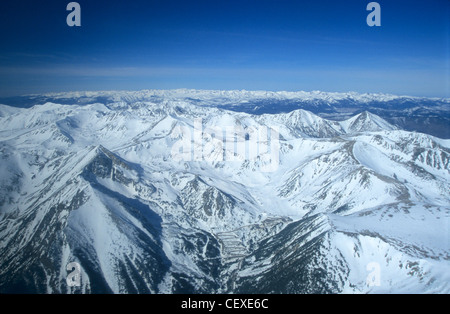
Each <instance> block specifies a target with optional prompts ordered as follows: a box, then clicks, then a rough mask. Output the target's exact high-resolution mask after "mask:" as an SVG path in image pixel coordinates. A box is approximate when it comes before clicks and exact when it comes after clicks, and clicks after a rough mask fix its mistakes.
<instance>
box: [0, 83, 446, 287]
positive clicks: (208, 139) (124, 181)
mask: <svg viewBox="0 0 450 314" xmlns="http://www.w3.org/2000/svg"><path fill="white" fill-rule="evenodd" d="M255 93H256V94H257V95H256V94H255ZM258 93H260V94H261V95H259V94H258ZM193 94H194V95H196V97H197V99H199V98H201V101H195V97H193ZM246 95H247V94H246V92H233V91H230V92H212V91H209V92H208V91H186V90H178V91H171V92H168V91H143V92H133V93H129V92H98V93H94V92H90V93H65V94H53V95H51V97H52V99H53V100H54V101H55V102H56V100H57V99H59V100H60V101H59V103H62V104H57V103H51V102H48V103H45V104H43V105H36V106H33V107H31V108H22V109H19V108H13V107H9V106H5V105H0V125H1V129H0V150H1V160H2V162H1V164H0V239H1V240H0V292H2V293H5V292H38V293H79V292H82V293H134V292H141V293H187V292H193V293H257V292H260V293H373V292H395V293H408V292H421V293H423V292H425V293H449V292H450V256H449V254H450V243H449V213H450V206H449V205H450V196H449V193H448V191H449V190H450V168H449V159H450V140H444V139H440V138H437V137H433V136H431V135H427V134H424V133H414V132H408V131H404V130H401V129H399V127H398V126H394V125H392V124H390V123H388V122H387V121H385V120H384V119H382V118H380V117H379V116H377V115H375V114H373V113H370V112H367V111H362V112H361V113H359V114H357V115H354V116H352V117H350V118H349V119H346V120H339V121H335V120H327V119H324V118H321V117H319V116H317V115H315V114H313V113H311V112H309V111H305V110H302V109H298V110H294V111H290V112H286V113H277V114H270V113H265V114H252V113H245V112H237V111H236V110H226V109H223V108H221V103H220V99H221V97H223V98H224V99H230V98H233V99H238V98H242V103H245V102H246V101H248V99H247V100H246V98H245V97H247V98H251V97H255V95H256V96H258V97H259V98H261V99H262V98H264V97H265V98H266V99H271V98H276V97H281V96H280V95H279V94H273V93H269V92H253V93H250V94H248V95H247V96H246ZM289 96H290V94H289V93H286V94H283V95H282V97H284V98H286V97H289ZM291 96H292V95H291ZM294 96H295V95H294ZM294 96H292V97H294ZM297 96H298V95H296V97H297ZM306 96H307V95H306ZM306 96H305V97H306ZM322 96H323V97H326V96H330V95H329V94H326V95H325V96H324V95H322ZM322 96H321V97H322ZM338 96H339V95H334V97H335V98H336V97H338ZM347 96H348V95H347ZM36 97H38V96H36ZM39 97H43V98H45V97H50V96H49V95H41V96H39ZM353 97H359V98H361V97H362V96H361V95H359V96H358V95H356V94H355V95H353ZM364 97H366V98H370V99H371V98H372V97H375V96H373V95H371V96H368V95H366V96H364ZM364 97H363V98H364ZM377 97H382V95H378V96H377ZM383 97H388V98H389V97H391V96H387V95H385V96H383ZM392 97H393V96H392ZM76 99H78V100H79V101H76ZM106 99H107V101H102V100H106ZM370 99H369V100H368V101H370ZM222 104H223V103H222ZM252 148H254V149H255V150H254V151H252ZM73 262H75V263H78V264H79V265H80V272H81V282H80V286H73V287H72V286H69V285H68V284H67V281H66V279H67V278H68V276H69V273H70V270H68V269H67V265H69V264H70V263H73ZM372 279H373V280H372Z"/></svg>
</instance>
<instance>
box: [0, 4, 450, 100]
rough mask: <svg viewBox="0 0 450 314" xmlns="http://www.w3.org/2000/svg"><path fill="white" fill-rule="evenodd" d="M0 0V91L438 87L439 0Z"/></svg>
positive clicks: (444, 54) (445, 47) (444, 85)
mask: <svg viewBox="0 0 450 314" xmlns="http://www.w3.org/2000/svg"><path fill="white" fill-rule="evenodd" d="M69 2H70V1H69V0H66V1H64V0H57V1H56V0H54V1H48V0H47V1H30V0H27V1H24V0H21V1H16V0H2V1H1V2H0V34H1V43H0V96H11V95H19V94H26V93H40V92H52V91H72V90H113V89H120V90H139V89H172V88H196V89H247V90H274V91H276V90H288V91H294V90H306V91H310V90H323V91H341V92H343V91H357V92H385V93H394V94H402V95H405V94H407V95H415V96H432V97H433V96H436V97H450V91H449V90H450V81H449V59H450V51H449V45H450V44H449V41H450V40H449V28H450V26H449V24H450V1H449V0H428V1H426V0H421V1H415V0H409V1H405V0H380V1H377V2H378V3H379V4H380V5H381V23H382V24H381V27H369V26H367V24H366V17H367V15H368V14H369V12H368V11H366V6H367V4H368V3H369V2H370V1H369V0H349V1H337V0H334V1H331V0H311V1H298V0H297V1H283V0H276V1H265V0H239V1H234V0H220V1H219V0H206V1H197V0H190V1H188V0H184V1H171V0H158V1H152V0H146V1H143V0H127V1H124V0H114V1H112V0H110V1H103V0H101V1H98V0H79V1H78V3H79V4H80V5H81V10H82V11H81V23H82V26H81V27H73V28H70V27H69V26H67V24H66V17H67V15H68V14H69V12H67V11H66V6H67V4H68V3H69Z"/></svg>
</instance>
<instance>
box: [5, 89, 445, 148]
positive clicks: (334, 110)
mask: <svg viewBox="0 0 450 314" xmlns="http://www.w3.org/2000/svg"><path fill="white" fill-rule="evenodd" d="M169 99H170V100H171V101H183V102H188V103H191V104H196V105H201V106H212V107H216V108H223V109H227V110H233V111H237V112H246V113H250V114H258V115H259V114H267V113H271V114H277V113H288V112H291V111H294V110H297V109H303V110H307V111H310V112H312V113H314V114H316V115H318V116H320V117H322V118H326V119H330V120H338V121H342V120H345V119H348V118H350V117H352V116H354V115H356V114H359V113H361V112H363V111H369V112H371V113H373V114H376V115H378V116H380V117H381V118H383V119H385V120H386V121H388V122H389V123H391V124H393V125H396V126H398V127H399V128H401V129H404V130H407V131H413V132H421V133H426V134H430V135H434V136H437V137H439V138H444V139H449V138H450V127H449V125H450V99H448V98H425V97H411V96H396V95H389V94H359V93H355V92H348V93H327V92H320V91H313V92H268V91H215V90H213V91H208V90H186V89H180V90H144V91H137V92H126V91H123V92H116V91H111V92H107V91H106V92H73V93H53V94H45V95H30V96H22V97H10V98H4V99H0V103H3V104H7V105H11V106H16V107H22V108H29V107H31V106H34V105H36V104H45V103H46V102H55V103H59V104H89V103H94V102H100V103H104V104H109V103H114V102H117V101H124V102H127V103H134V102H139V101H152V102H155V103H160V102H164V101H167V100H169Z"/></svg>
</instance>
